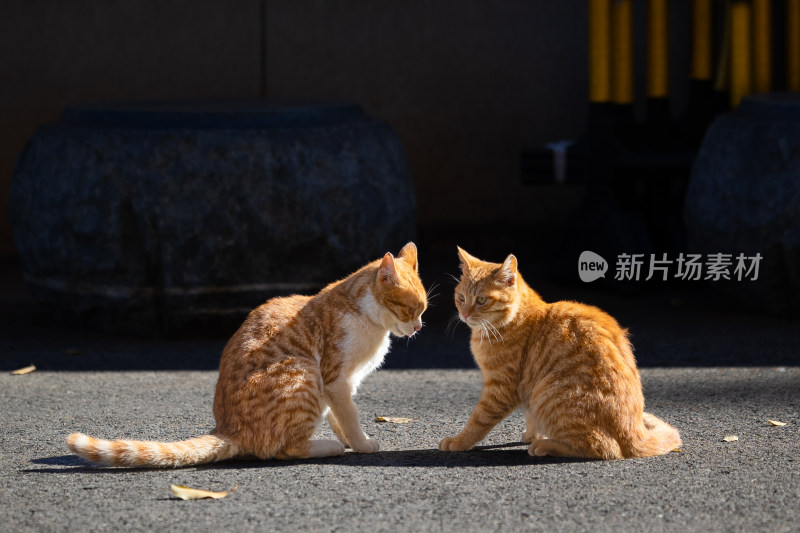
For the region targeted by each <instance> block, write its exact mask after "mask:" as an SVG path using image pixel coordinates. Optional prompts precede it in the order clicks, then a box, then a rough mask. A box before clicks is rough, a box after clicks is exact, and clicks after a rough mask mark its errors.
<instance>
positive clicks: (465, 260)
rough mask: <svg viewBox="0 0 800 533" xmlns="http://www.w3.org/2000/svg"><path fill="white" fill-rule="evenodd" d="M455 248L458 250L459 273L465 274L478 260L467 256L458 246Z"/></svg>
mask: <svg viewBox="0 0 800 533" xmlns="http://www.w3.org/2000/svg"><path fill="white" fill-rule="evenodd" d="M456 248H458V258H459V259H460V260H461V272H462V273H464V274H466V273H467V272H469V270H470V268H471V267H472V264H473V263H475V262H476V261H478V259H477V258H476V257H472V256H471V255H469V254H468V253H467V252H466V250H464V249H463V248H461V247H460V246H456Z"/></svg>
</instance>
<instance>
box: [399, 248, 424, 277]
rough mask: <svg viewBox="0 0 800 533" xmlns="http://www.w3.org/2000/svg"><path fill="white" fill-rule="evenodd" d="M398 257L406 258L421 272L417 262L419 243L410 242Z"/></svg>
mask: <svg viewBox="0 0 800 533" xmlns="http://www.w3.org/2000/svg"><path fill="white" fill-rule="evenodd" d="M397 258H398V259H404V260H405V261H406V262H407V263H408V264H410V265H411V266H412V267H414V270H416V271H417V272H419V263H418V262H417V245H416V244H414V243H413V242H409V243H408V244H406V245H405V246H403V249H402V250H400V253H399V254H397Z"/></svg>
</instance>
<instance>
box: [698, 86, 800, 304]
mask: <svg viewBox="0 0 800 533" xmlns="http://www.w3.org/2000/svg"><path fill="white" fill-rule="evenodd" d="M684 218H685V221H686V227H687V234H688V241H689V247H690V251H696V252H700V253H704V254H716V253H725V254H731V255H732V261H733V264H732V265H731V269H730V270H731V276H730V277H731V279H730V280H724V279H721V280H719V281H713V282H711V283H712V285H713V286H714V287H715V288H717V289H719V290H720V291H721V292H722V293H724V294H727V295H729V296H730V297H731V299H732V301H733V302H734V303H735V304H736V305H738V306H740V307H741V308H747V309H754V310H759V311H765V312H768V313H775V314H798V312H800V93H773V94H763V95H752V96H748V97H747V98H745V99H744V100H743V101H742V103H741V105H740V106H739V108H738V109H737V110H736V111H734V112H733V113H729V114H725V115H721V116H719V117H717V119H716V120H715V121H714V122H713V124H712V125H711V127H710V128H709V130H708V132H707V133H706V136H705V139H704V141H703V144H702V147H701V149H700V152H699V154H698V156H697V160H696V161H695V164H694V167H693V169H692V176H691V181H690V184H689V188H688V191H687V198H686V204H685V210H684ZM740 253H743V254H744V255H745V256H746V257H754V256H756V254H759V255H760V256H761V257H762V259H761V260H760V263H759V271H758V278H757V279H756V280H755V281H753V280H752V278H753V275H754V272H751V274H750V276H747V277H746V278H745V277H743V279H742V280H738V279H737V276H735V275H734V268H735V266H736V263H737V261H736V257H737V256H738V255H739V254H740ZM749 263H750V262H748V266H749Z"/></svg>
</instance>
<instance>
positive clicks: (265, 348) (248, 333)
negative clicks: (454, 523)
mask: <svg viewBox="0 0 800 533" xmlns="http://www.w3.org/2000/svg"><path fill="white" fill-rule="evenodd" d="M426 306H427V301H426V294H425V290H424V289H423V287H422V283H421V282H420V279H419V274H418V265H417V248H416V246H415V245H414V243H408V244H406V245H405V246H404V247H403V249H402V250H401V251H400V253H399V254H398V256H397V258H396V259H395V258H394V257H393V256H392V254H389V253H387V254H386V255H385V256H384V257H383V259H382V260H377V261H374V262H372V263H369V264H368V265H366V266H365V267H363V268H361V269H360V270H358V271H357V272H355V273H354V274H351V275H350V276H349V277H347V278H345V279H343V280H341V281H337V282H335V283H332V284H330V285H328V286H327V287H326V288H324V289H323V290H322V291H321V292H320V293H319V294H317V295H316V296H289V297H286V298H274V299H272V300H269V301H268V302H267V303H265V304H263V305H262V306H260V307H258V308H256V309H255V310H254V311H252V312H251V313H250V315H249V316H248V317H247V319H246V320H245V322H244V323H243V324H242V326H241V327H240V328H239V330H238V331H237V332H236V333H235V334H234V335H233V337H232V338H231V339H230V340H229V341H228V344H227V345H226V346H225V350H224V351H223V353H222V360H221V363H220V370H219V380H218V381H217V391H216V395H215V397H214V416H215V418H216V421H217V427H216V428H215V429H214V430H213V431H212V432H211V434H210V435H205V436H202V437H197V438H194V439H189V440H184V441H180V442H172V443H162V442H150V441H144V442H143V441H125V440H115V441H107V440H102V439H95V438H93V437H89V436H87V435H83V434H81V433H74V434H72V435H70V436H69V437H68V438H67V446H69V449H70V450H72V451H73V452H74V453H76V454H77V455H79V456H81V457H83V458H84V459H88V460H90V461H94V462H96V463H101V464H105V465H113V466H136V467H179V466H187V465H195V464H201V463H207V462H211V461H219V460H222V459H229V458H232V457H257V458H261V459H268V458H279V459H289V458H306V457H326V456H331V455H341V454H343V453H344V450H345V445H349V446H350V447H351V448H352V449H353V450H354V451H357V452H363V453H370V452H375V451H377V450H378V443H377V442H375V441H374V440H372V439H369V438H367V436H366V435H365V434H364V432H363V431H362V430H361V426H360V424H359V421H358V411H357V410H356V406H355V404H354V403H353V400H352V398H351V397H352V395H354V394H355V392H356V388H357V387H358V385H359V383H361V380H362V379H363V378H364V377H365V376H366V375H367V374H369V373H370V372H372V371H373V370H375V369H376V368H377V367H378V366H380V364H381V363H382V362H383V358H384V356H385V355H386V352H387V351H388V349H389V333H392V334H394V335H396V336H398V337H399V336H406V335H407V336H412V335H414V334H415V333H416V332H417V331H419V330H420V328H422V320H421V316H422V313H423V311H425V308H426ZM326 413H327V416H328V421H329V423H330V425H331V427H332V429H333V430H334V432H335V433H336V435H337V437H338V438H339V441H341V442H339V441H336V440H312V439H311V436H312V435H313V434H314V430H315V429H316V428H317V425H318V424H319V423H320V421H321V419H322V417H323V416H325V414H326Z"/></svg>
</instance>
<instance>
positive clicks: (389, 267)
mask: <svg viewBox="0 0 800 533" xmlns="http://www.w3.org/2000/svg"><path fill="white" fill-rule="evenodd" d="M396 281H397V269H396V268H395V266H394V256H393V255H392V254H390V253H389V252H386V255H384V256H383V259H382V260H381V266H380V267H379V268H378V282H379V283H383V284H384V285H393V284H394V283H395V282H396Z"/></svg>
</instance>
